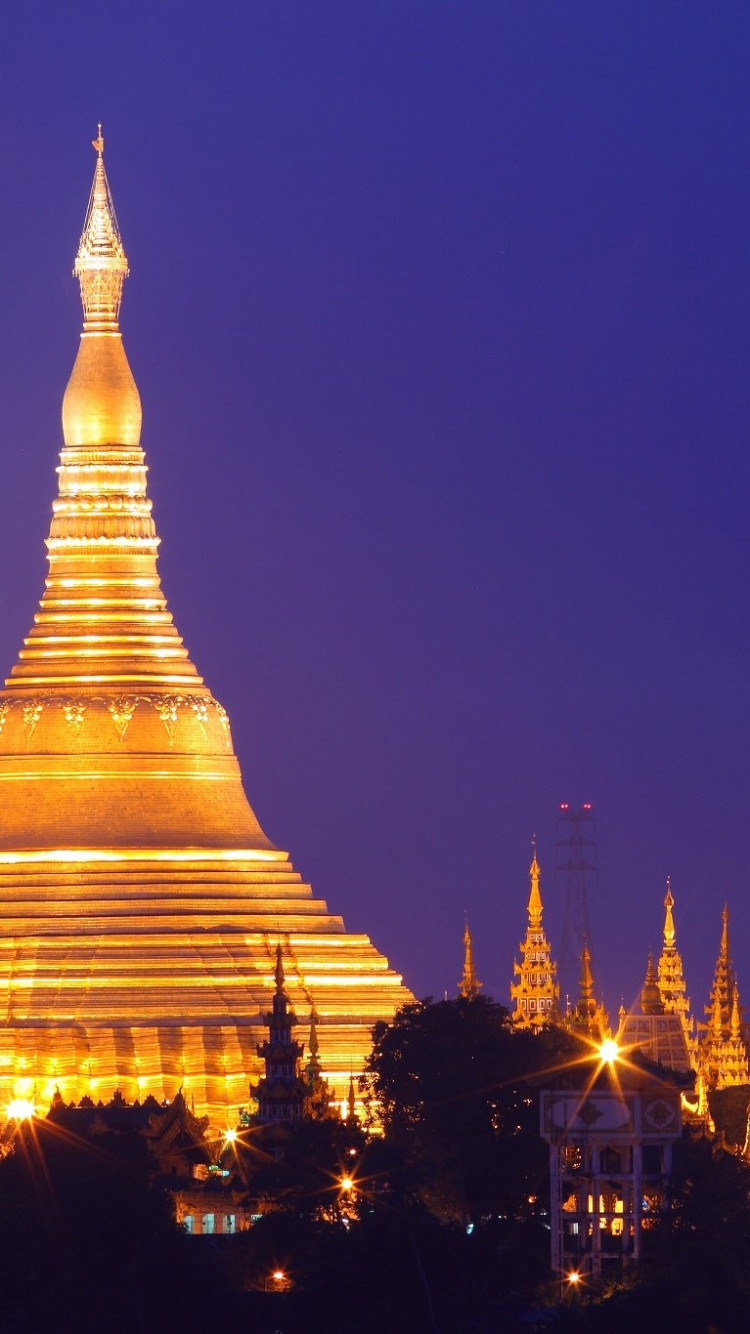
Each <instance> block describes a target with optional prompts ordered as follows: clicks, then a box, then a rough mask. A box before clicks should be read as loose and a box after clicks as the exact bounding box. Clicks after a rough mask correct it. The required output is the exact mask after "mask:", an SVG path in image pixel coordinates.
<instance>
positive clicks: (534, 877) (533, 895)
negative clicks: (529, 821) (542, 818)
mask: <svg viewBox="0 0 750 1334" xmlns="http://www.w3.org/2000/svg"><path fill="white" fill-rule="evenodd" d="M531 846H532V849H533V853H532V857H531V866H530V867H529V875H530V877H531V890H530V892H529V905H528V913H529V925H530V926H532V927H534V929H538V927H539V926H540V925H541V922H542V913H543V911H544V909H543V907H542V895H541V893H540V890H539V878H540V874H541V873H540V870H539V862H538V861H537V859H536V834H534V835H533V837H532V840H531Z"/></svg>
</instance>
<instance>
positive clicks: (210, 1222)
mask: <svg viewBox="0 0 750 1334" xmlns="http://www.w3.org/2000/svg"><path fill="white" fill-rule="evenodd" d="M215 1225H216V1215H215V1214H204V1215H203V1217H202V1219H201V1231H202V1232H204V1233H205V1234H206V1236H211V1235H212V1234H213V1232H214V1231H215Z"/></svg>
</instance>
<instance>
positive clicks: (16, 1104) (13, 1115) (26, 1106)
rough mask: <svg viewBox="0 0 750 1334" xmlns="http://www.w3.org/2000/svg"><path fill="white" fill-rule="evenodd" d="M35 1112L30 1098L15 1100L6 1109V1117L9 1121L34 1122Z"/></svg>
mask: <svg viewBox="0 0 750 1334" xmlns="http://www.w3.org/2000/svg"><path fill="white" fill-rule="evenodd" d="M34 1111H35V1109H34V1104H33V1102H29V1100H28V1098H13V1100H12V1101H11V1102H9V1103H8V1105H7V1107H6V1108H5V1117H6V1120H8V1121H32V1120H33V1118H34Z"/></svg>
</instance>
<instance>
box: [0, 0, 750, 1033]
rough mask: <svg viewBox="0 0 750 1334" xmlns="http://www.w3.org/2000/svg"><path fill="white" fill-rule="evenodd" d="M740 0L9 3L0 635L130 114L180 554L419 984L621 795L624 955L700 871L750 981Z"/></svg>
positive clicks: (612, 813)
mask: <svg viewBox="0 0 750 1334" xmlns="http://www.w3.org/2000/svg"><path fill="white" fill-rule="evenodd" d="M749 42H750V9H748V6H747V4H746V3H741V4H740V3H738V4H735V3H731V2H730V0H724V2H723V3H722V4H721V5H716V4H713V3H696V2H693V3H689V4H685V3H684V0H680V2H679V3H666V2H665V0H660V3H658V4H654V3H653V0H648V3H633V0H628V3H624V2H623V3H622V4H618V3H610V4H602V3H601V0H592V2H591V3H588V4H585V3H579V2H577V0H566V3H564V4H563V3H559V0H549V2H548V3H544V4H542V3H533V0H517V2H516V3H503V0H488V2H487V3H472V0H455V3H447V2H446V3H441V2H440V0H432V3H426V2H424V3H417V2H416V0H379V3H378V4H364V3H356V2H355V0H340V3H331V2H330V0H316V2H315V3H314V4H310V3H309V0H288V2H285V0H265V2H264V3H254V2H253V0H243V2H242V3H208V2H207V0H206V2H201V3H186V2H185V0H183V2H182V3H180V4H177V3H172V2H171V0H168V2H167V0H161V2H160V3H158V4H153V3H148V4H145V3H138V2H134V0H129V2H128V4H127V5H121V6H115V5H109V4H106V3H101V0H100V2H99V3H95V4H94V3H92V4H75V3H68V4H64V5H61V4H54V3H52V2H51V0H50V2H49V3H47V4H33V3H31V4H26V5H24V6H17V7H14V8H13V10H12V12H11V14H10V16H9V15H8V12H7V7H6V10H5V11H4V13H3V17H2V18H1V19H0V76H1V86H2V89H3V93H2V98H3V114H2V118H1V119H0V182H1V184H0V189H1V190H2V196H3V209H2V245H1V246H0V291H1V292H2V304H1V306H0V375H1V382H2V398H1V400H0V432H1V438H2V458H3V478H2V481H3V484H2V488H1V489H0V560H1V562H2V571H3V573H2V584H1V586H2V603H1V606H2V616H1V617H0V658H1V659H2V663H3V664H4V668H6V669H7V668H9V667H10V665H11V663H12V661H13V659H14V657H15V653H16V650H17V648H18V645H19V643H20V639H21V637H22V635H23V633H24V632H25V631H26V629H27V628H28V624H29V622H30V620H31V615H32V611H33V607H34V604H35V602H36V599H37V597H38V594H39V591H40V587H41V583H42V578H43V570H44V549H43V537H44V535H45V534H46V531H47V526H48V515H49V506H50V502H51V499H52V496H53V493H54V488H55V475H54V467H55V464H56V461H57V460H56V453H57V450H58V448H59V444H60V427H59V412H60V401H61V396H62V391H63V388H64V385H65V382H66V379H67V376H68V374H69V371H70V367H71V365H72V362H73V358H74V356H75V352H76V346H77V338H78V330H79V325H80V307H79V303H78V294H77V288H76V284H75V283H74V281H73V279H72V277H71V273H70V271H71V268H72V262H73V257H74V254H75V249H76V245H77V240H78V236H79V232H80V228H81V224H82V221H83V215H84V211H85V207H86V202H87V197H88V190H89V185H90V179H91V174H92V171H93V165H94V154H93V151H92V149H91V148H90V147H89V141H90V139H91V138H92V137H93V136H94V134H95V132H96V121H97V119H99V118H101V119H102V121H103V122H104V130H105V138H106V141H107V153H106V157H107V166H108V171H109V176H110V183H111V185H112V189H113V193H114V197H115V202H116V205H117V209H118V215H119V220H120V224H121V227H122V232H123V236H124V240H125V244H126V248H127V252H128V256H129V258H130V262H131V269H132V277H131V279H130V280H129V282H128V284H127V286H126V290H125V300H124V306H123V328H124V331H125V337H126V346H127V348H128V353H129V356H130V359H131V362H132V365H133V368H134V371H135V374H136V378H137V380H138V382H139V386H140V390H141V395H142V398H143V402H144V413H145V426H144V444H145V447H146V449H147V452H148V458H149V463H150V466H151V491H152V495H153V497H154V501H155V506H156V517H157V523H158V527H159V531H160V533H161V536H162V539H163V545H162V552H163V555H162V563H161V568H162V575H163V579H164V584H165V587H166V591H167V595H168V597H169V600H170V603H171V606H172V609H173V611H174V613H175V616H176V619H177V623H178V625H179V627H180V629H181V631H182V633H183V635H184V636H185V639H186V641H187V644H188V646H189V648H190V650H191V652H192V655H193V657H194V659H195V661H196V662H197V664H198V667H199V670H201V671H202V672H203V674H204V675H205V676H206V678H207V680H208V682H209V684H210V685H211V687H212V689H213V691H214V693H215V694H216V695H217V697H218V698H219V699H221V700H222V702H223V703H224V704H225V705H226V706H227V708H228V709H229V712H230V716H231V719H232V724H233V731H234V737H235V743H236V747H237V750H238V752H239V755H240V759H241V762H242V765H243V770H244V774H245V781H246V787H247V790H248V794H249V796H250V799H251V801H252V803H253V805H254V806H255V808H256V810H257V812H258V814H259V816H260V818H261V821H262V823H263V824H264V826H265V828H266V829H267V831H268V833H269V834H270V836H271V837H272V838H273V839H274V840H275V841H276V842H278V843H279V844H280V845H281V846H283V847H287V848H289V849H290V851H291V853H292V856H293V858H294V860H295V863H296V864H297V865H298V867H299V868H300V870H301V871H302V872H303V873H304V874H305V875H306V876H309V877H311V878H312V880H313V883H314V885H315V887H316V890H317V892H318V893H319V894H321V895H324V896H325V897H326V898H327V899H328V901H329V903H330V905H331V907H332V908H333V909H334V910H336V911H339V912H342V913H343V914H344V916H345V919H346V922H347V924H348V926H349V927H351V928H352V929H356V930H366V931H368V932H369V933H370V934H371V936H372V937H373V939H374V941H375V942H376V944H377V945H378V946H379V947H380V948H381V949H382V950H383V951H384V952H385V953H386V954H387V955H388V956H389V958H390V959H391V960H392V962H393V964H394V965H395V966H396V967H397V968H399V969H401V970H402V971H403V972H404V974H405V977H406V980H407V982H408V983H409V984H410V985H411V986H412V988H413V989H414V990H415V991H417V992H418V993H419V994H426V993H429V992H432V993H435V994H440V993H441V992H442V991H443V989H444V988H446V987H447V988H449V989H451V990H453V989H454V987H455V984H456V982H457V979H458V977H459V976H460V967H461V949H460V937H461V931H462V924H463V910H464V908H467V909H468V911H469V914H470V920H471V924H472V927H473V930H474V934H475V938H476V953H477V963H478V968H479V972H480V975H481V976H482V978H483V979H484V982H485V984H486V986H487V988H488V989H489V990H490V991H492V992H493V993H494V994H496V995H497V996H498V997H499V998H502V999H504V998H505V995H506V990H507V983H508V979H509V976H510V971H511V962H512V956H513V951H514V949H515V948H516V946H517V942H518V940H519V939H520V937H521V934H522V932H523V929H524V926H525V900H526V894H527V886H528V881H527V867H528V861H529V838H530V835H531V833H532V831H534V830H536V832H537V833H538V836H539V841H540V858H541V861H542V866H543V871H546V873H547V874H546V879H545V880H543V891H545V897H546V901H547V904H548V912H547V918H548V926H549V928H550V930H551V932H552V934H553V937H554V938H555V941H556V942H559V934H560V926H561V921H560V918H561V912H560V904H559V903H557V902H555V898H554V893H553V890H554V876H553V875H552V865H553V863H554V839H555V817H556V809H557V805H558V803H559V802H560V801H562V800H568V801H571V802H580V801H583V800H590V801H592V802H593V803H594V805H595V807H596V811H597V818H598V862H599V888H598V891H597V894H596V902H595V903H594V904H593V907H592V912H593V919H594V945H595V950H596V965H597V976H598V981H599V983H600V985H601V986H602V987H603V988H604V990H605V993H606V998H607V1001H608V1002H609V1004H610V1006H612V1007H613V1008H614V1007H616V1006H617V1004H618V1003H619V1000H620V996H621V995H624V996H625V998H626V1000H629V999H630V998H631V997H632V995H633V993H634V992H635V990H636V989H637V987H638V986H639V985H640V981H641V979H642V976H643V971H644V967H645V956H646V952H647V950H648V948H649V947H657V948H658V945H659V940H660V930H661V920H662V908H661V902H662V897H663V890H664V880H665V876H666V875H667V873H671V876H672V883H673V888H674V892H675V895H676V899H677V919H678V929H679V932H680V940H681V943H682V945H683V949H684V954H685V958H686V965H687V971H688V982H689V986H690V989H691V992H692V998H693V1002H694V1004H695V1006H696V1008H701V1007H702V1005H703V1002H704V1001H705V999H706V993H707V989H708V984H709V981H710V975H711V971H712V968H713V962H714V959H715V955H716V951H717V947H718V938H719V928H720V909H721V904H722V902H723V899H724V897H725V895H728V897H729V900H730V904H731V907H732V913H733V930H734V951H735V956H736V962H737V965H738V969H739V981H740V987H741V989H742V988H743V986H744V994H745V996H746V997H748V998H750V903H749V901H748V895H747V885H748V876H749V874H750V872H749V871H748V867H749V866H750V822H749V821H748V803H749V799H750V763H749V762H748V719H749V718H750V688H749V682H748V663H749V661H750V627H749V625H748V615H747V595H746V589H747V583H748V557H749V555H750V553H749V551H748V536H747V534H748V513H747V511H748V481H749V480H750V478H749V473H750V461H749V459H748V420H749V419H750V388H749V382H748V354H749V352H750V338H749V333H748V330H749V325H748V293H749V291H750V260H749V258H748V232H749V227H748V211H749V208H750V171H749V167H750V163H749V161H748V157H749V153H748V145H749V144H750V113H749V110H748V108H749V106H750V103H749V102H748V96H747V59H748V44H749Z"/></svg>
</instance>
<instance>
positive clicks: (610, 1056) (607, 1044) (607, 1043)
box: [599, 1038, 620, 1065]
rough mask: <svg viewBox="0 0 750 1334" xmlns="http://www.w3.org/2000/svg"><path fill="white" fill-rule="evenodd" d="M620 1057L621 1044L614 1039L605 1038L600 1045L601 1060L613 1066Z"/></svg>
mask: <svg viewBox="0 0 750 1334" xmlns="http://www.w3.org/2000/svg"><path fill="white" fill-rule="evenodd" d="M619 1055H620V1046H619V1043H617V1042H615V1039H614V1038H605V1039H604V1041H603V1042H602V1043H600V1045H599V1059H600V1060H601V1061H603V1062H605V1063H606V1064H607V1065H612V1064H613V1063H614V1062H615V1061H616V1060H617V1058H618V1056H619Z"/></svg>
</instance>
